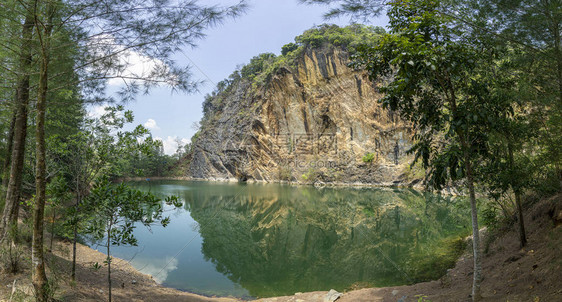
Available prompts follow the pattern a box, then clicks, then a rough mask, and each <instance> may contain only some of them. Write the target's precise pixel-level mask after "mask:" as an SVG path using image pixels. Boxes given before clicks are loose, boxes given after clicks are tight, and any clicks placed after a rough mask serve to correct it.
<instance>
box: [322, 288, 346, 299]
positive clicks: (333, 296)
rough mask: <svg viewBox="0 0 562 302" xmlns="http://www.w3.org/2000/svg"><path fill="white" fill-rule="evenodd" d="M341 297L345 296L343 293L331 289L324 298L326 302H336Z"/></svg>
mask: <svg viewBox="0 0 562 302" xmlns="http://www.w3.org/2000/svg"><path fill="white" fill-rule="evenodd" d="M341 296H343V294H342V293H338V292H337V291H336V290H334V289H330V291H329V292H328V293H327V294H326V296H324V302H334V301H336V300H337V299H339V298H340V297H341Z"/></svg>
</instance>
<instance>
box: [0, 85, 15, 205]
mask: <svg viewBox="0 0 562 302" xmlns="http://www.w3.org/2000/svg"><path fill="white" fill-rule="evenodd" d="M17 104H18V97H17V94H16V96H15V98H14V108H12V120H11V122H10V130H9V132H8V138H7V140H8V146H7V148H6V158H5V159H4V163H3V164H2V194H3V195H4V194H6V191H7V189H8V180H9V179H10V164H11V162H12V148H13V146H14V127H15V126H16V116H17V110H16V107H17ZM2 197H5V195H4V196H2Z"/></svg>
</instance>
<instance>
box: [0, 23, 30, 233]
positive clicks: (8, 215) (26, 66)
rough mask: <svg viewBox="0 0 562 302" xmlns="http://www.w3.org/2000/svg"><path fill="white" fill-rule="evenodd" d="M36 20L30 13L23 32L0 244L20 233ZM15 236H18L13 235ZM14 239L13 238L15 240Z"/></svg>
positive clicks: (0, 221)
mask: <svg viewBox="0 0 562 302" xmlns="http://www.w3.org/2000/svg"><path fill="white" fill-rule="evenodd" d="M33 25H34V19H33V15H32V14H31V13H28V14H27V16H26V17H25V21H24V24H23V28H22V44H21V54H20V67H19V69H20V72H21V78H20V79H19V80H18V83H17V88H16V107H15V108H14V110H15V121H14V133H13V136H14V137H13V145H12V148H11V150H10V152H11V161H10V177H9V180H8V187H7V190H6V203H5V206H4V211H3V213H2V219H1V220H0V240H3V239H4V238H5V237H6V234H7V232H8V230H9V229H10V228H12V227H13V228H14V229H13V230H14V231H16V230H17V221H18V211H19V199H20V192H21V182H22V172H23V161H24V157H25V138H26V136H27V107H28V104H29V71H30V68H31V64H32V59H33V58H32V43H31V42H32V41H31V39H32V36H33ZM12 235H13V236H15V235H16V234H12ZM13 236H12V238H14V237H13Z"/></svg>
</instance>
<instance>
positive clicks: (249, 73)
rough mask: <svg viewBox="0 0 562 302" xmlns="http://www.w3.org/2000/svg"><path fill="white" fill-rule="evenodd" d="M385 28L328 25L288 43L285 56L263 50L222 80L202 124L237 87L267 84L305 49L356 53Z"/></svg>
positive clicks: (205, 108)
mask: <svg viewBox="0 0 562 302" xmlns="http://www.w3.org/2000/svg"><path fill="white" fill-rule="evenodd" d="M384 32H385V31H384V29H383V28H381V27H373V26H366V25H360V24H353V25H349V26H346V27H339V26H337V25H330V24H324V25H320V26H316V27H314V28H312V29H309V30H307V31H305V32H304V33H303V34H302V35H300V36H298V37H296V38H295V42H291V43H288V44H286V45H284V46H283V47H282V49H281V55H280V56H276V55H275V54H272V53H263V54H260V55H257V56H255V57H253V58H252V59H251V60H250V63H248V64H247V65H244V66H243V67H242V68H241V69H240V71H234V72H233V73H232V74H231V75H230V76H229V77H228V78H227V79H225V80H223V81H221V82H219V83H218V84H217V87H216V88H215V90H214V91H213V92H212V93H211V94H209V95H206V96H205V100H204V102H203V113H204V117H203V119H202V121H201V125H203V126H204V125H205V124H206V123H207V121H209V120H210V119H212V117H213V116H216V115H217V113H219V112H220V111H222V109H223V106H224V103H225V102H224V101H225V99H226V98H228V97H230V95H231V93H232V92H233V91H234V90H233V89H234V87H238V86H239V85H246V84H251V85H252V89H253V90H257V89H260V88H263V87H265V86H266V85H267V84H268V83H269V82H270V80H271V79H272V77H273V76H274V75H275V74H276V73H277V72H278V71H279V70H282V69H283V68H287V69H291V68H294V67H296V66H297V64H298V63H299V62H300V60H301V59H302V54H303V52H304V51H305V50H307V49H308V50H310V49H314V48H327V49H329V48H334V47H338V48H343V49H345V50H347V51H349V52H354V51H355V49H356V48H357V47H358V46H359V45H363V44H372V43H374V42H375V41H377V39H378V38H379V37H380V36H381V35H382V34H384Z"/></svg>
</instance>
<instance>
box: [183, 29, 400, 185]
mask: <svg viewBox="0 0 562 302" xmlns="http://www.w3.org/2000/svg"><path fill="white" fill-rule="evenodd" d="M381 32H383V30H382V29H380V28H372V27H366V26H360V25H353V26H348V27H345V28H339V27H337V26H335V25H331V26H330V25H323V26H320V27H317V28H313V29H311V30H309V31H307V32H305V33H304V34H303V35H301V36H299V37H297V38H296V39H295V41H296V43H290V44H287V45H285V46H284V47H283V54H282V55H281V56H275V55H274V54H262V55H259V56H257V57H255V58H254V59H252V61H251V62H250V63H249V64H248V65H246V66H244V67H243V68H241V70H239V71H235V72H234V73H233V74H232V75H231V76H230V77H229V79H227V80H225V81H223V82H221V83H219V84H218V86H217V89H216V90H215V92H214V93H213V94H212V95H209V96H207V98H206V100H205V103H204V107H203V110H204V118H203V120H202V121H201V129H200V131H199V132H198V133H197V134H196V135H195V137H194V139H193V141H194V142H193V146H192V152H193V153H192V161H191V164H190V167H189V174H190V175H191V176H193V177H196V178H205V179H230V180H257V181H266V182H270V181H279V180H283V181H296V182H305V183H314V182H344V183H375V184H377V183H378V184H380V183H391V182H394V181H399V180H401V175H402V174H403V173H404V172H405V170H406V169H405V167H406V163H409V162H410V161H409V160H408V157H407V156H405V151H406V150H407V149H408V147H409V146H410V133H409V129H408V127H407V125H406V124H404V123H403V122H402V121H400V120H399V118H398V116H397V114H395V113H393V112H392V111H389V110H386V109H383V108H382V105H381V104H379V103H378V102H377V100H378V99H379V98H380V94H379V93H377V89H376V86H377V83H373V82H371V81H370V80H369V78H368V76H367V73H366V72H364V71H363V70H355V69H353V68H351V67H350V66H348V64H349V62H350V54H351V53H353V51H354V49H355V47H356V46H357V45H360V44H361V43H367V42H369V41H373V40H376V39H377V38H378V36H379V35H380V33H381Z"/></svg>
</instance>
